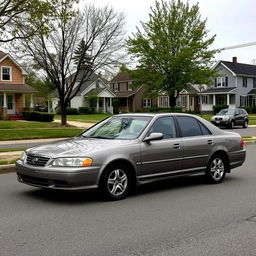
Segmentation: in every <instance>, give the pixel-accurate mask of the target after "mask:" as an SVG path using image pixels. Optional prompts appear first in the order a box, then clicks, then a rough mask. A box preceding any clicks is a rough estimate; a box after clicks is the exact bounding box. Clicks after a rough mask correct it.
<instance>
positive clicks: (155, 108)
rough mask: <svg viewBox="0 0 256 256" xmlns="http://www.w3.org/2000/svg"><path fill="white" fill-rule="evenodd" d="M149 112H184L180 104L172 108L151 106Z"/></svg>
mask: <svg viewBox="0 0 256 256" xmlns="http://www.w3.org/2000/svg"><path fill="white" fill-rule="evenodd" d="M149 112H156V113H158V112H182V108H181V107H179V106H175V107H174V108H173V109H172V108H168V107H166V108H159V107H151V108H149Z"/></svg>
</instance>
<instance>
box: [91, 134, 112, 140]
mask: <svg viewBox="0 0 256 256" xmlns="http://www.w3.org/2000/svg"><path fill="white" fill-rule="evenodd" d="M86 138H95V139H112V138H111V137H106V136H102V135H97V136H86Z"/></svg>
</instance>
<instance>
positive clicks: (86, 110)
mask: <svg viewBox="0 0 256 256" xmlns="http://www.w3.org/2000/svg"><path fill="white" fill-rule="evenodd" d="M78 111H79V114H90V112H91V110H90V109H89V108H88V107H80V108H79V109H78Z"/></svg>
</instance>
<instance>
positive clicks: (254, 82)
mask: <svg viewBox="0 0 256 256" xmlns="http://www.w3.org/2000/svg"><path fill="white" fill-rule="evenodd" d="M253 88H256V77H253Z"/></svg>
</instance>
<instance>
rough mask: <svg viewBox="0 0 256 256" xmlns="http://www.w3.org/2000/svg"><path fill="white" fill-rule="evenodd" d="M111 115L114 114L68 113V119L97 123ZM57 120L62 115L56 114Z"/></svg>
mask: <svg viewBox="0 0 256 256" xmlns="http://www.w3.org/2000/svg"><path fill="white" fill-rule="evenodd" d="M109 116H112V115H111V114H95V115H68V116H67V120H68V121H77V122H82V123H97V122H99V121H101V120H103V119H105V118H107V117H109ZM54 119H55V120H60V119H61V117H60V115H55V117H54Z"/></svg>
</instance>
